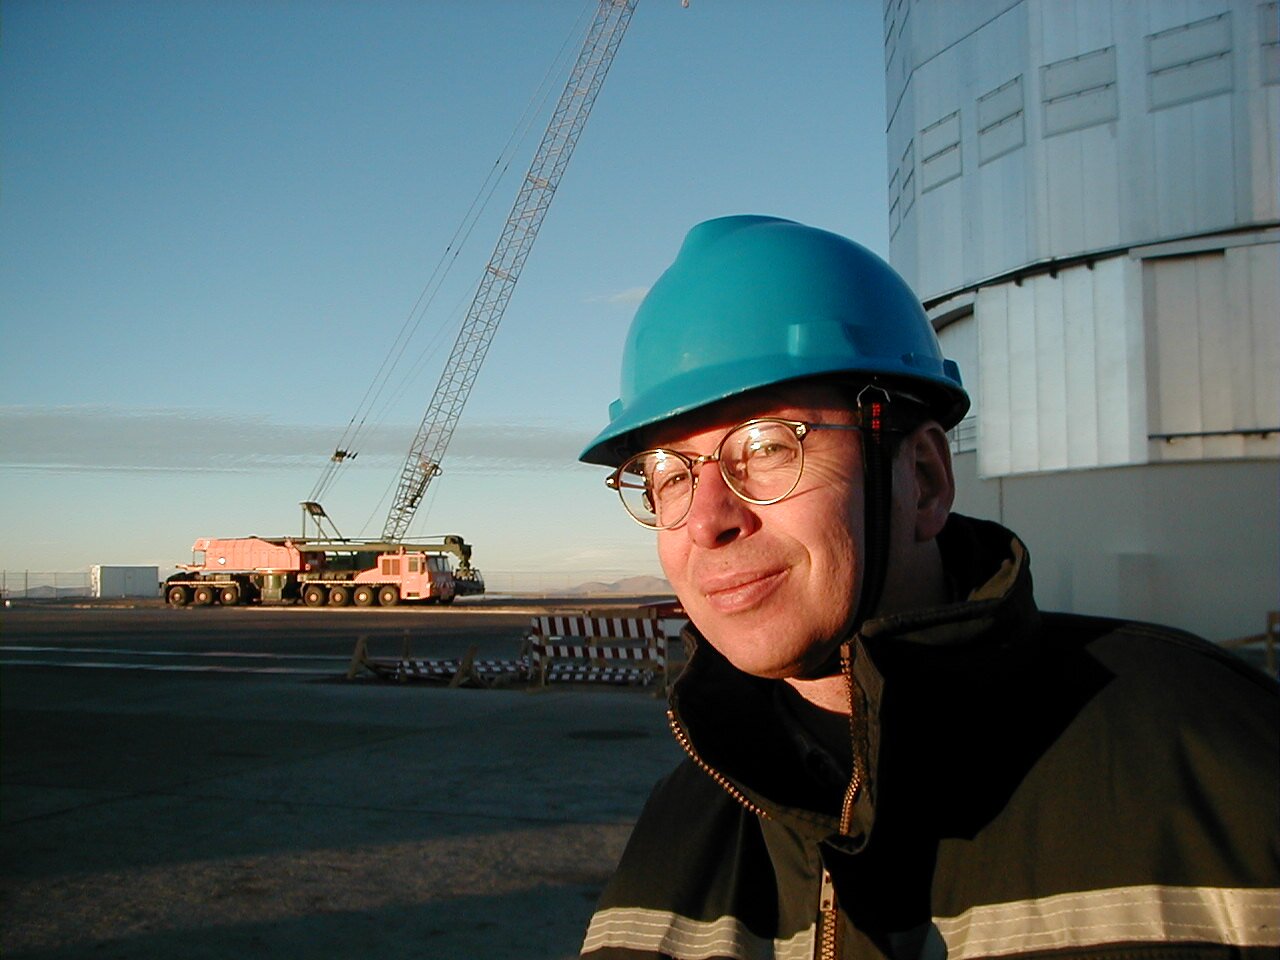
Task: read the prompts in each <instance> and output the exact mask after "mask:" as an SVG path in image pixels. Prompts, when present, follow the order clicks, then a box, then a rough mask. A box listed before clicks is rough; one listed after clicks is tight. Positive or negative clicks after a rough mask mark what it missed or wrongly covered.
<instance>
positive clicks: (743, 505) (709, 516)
mask: <svg viewBox="0 0 1280 960" xmlns="http://www.w3.org/2000/svg"><path fill="white" fill-rule="evenodd" d="M696 470H697V483H696V484H695V485H694V488H693V501H692V502H691V503H690V504H689V515H688V517H686V518H685V528H686V529H687V530H688V533H689V538H690V539H691V540H692V541H693V542H694V543H695V544H696V545H697V546H700V547H703V548H706V549H714V548H715V547H722V546H725V545H726V544H729V543H732V542H733V541H734V540H737V539H738V538H739V537H743V536H746V535H747V534H748V533H750V532H752V531H753V530H754V529H755V528H756V526H758V523H759V521H758V519H757V517H756V515H755V513H754V512H753V510H752V505H751V504H749V503H747V501H745V500H743V499H742V498H741V497H739V496H738V495H737V494H736V493H734V492H733V490H731V489H730V488H729V484H728V483H726V482H725V479H724V475H723V474H722V473H721V472H720V464H719V463H718V462H715V461H711V462H706V461H704V462H702V463H700V464H698V465H697V467H696Z"/></svg>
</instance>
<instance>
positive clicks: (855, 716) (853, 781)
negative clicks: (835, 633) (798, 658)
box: [840, 641, 867, 837]
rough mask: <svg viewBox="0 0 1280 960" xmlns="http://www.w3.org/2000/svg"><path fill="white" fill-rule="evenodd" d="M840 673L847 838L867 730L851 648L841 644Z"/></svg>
mask: <svg viewBox="0 0 1280 960" xmlns="http://www.w3.org/2000/svg"><path fill="white" fill-rule="evenodd" d="M840 673H841V674H842V675H843V676H844V687H845V693H846V695H847V696H848V699H849V750H850V753H851V754H852V759H851V767H852V770H851V771H850V774H849V783H848V785H847V786H846V787H845V788H844V800H843V801H842V802H841V804H840V833H841V835H842V836H846V837H847V836H849V833H850V832H851V831H852V830H853V804H854V801H856V800H857V799H858V794H859V793H860V792H861V790H862V783H863V781H864V780H865V779H866V758H865V757H864V756H863V753H864V751H863V750H862V746H861V740H862V736H863V730H864V729H865V726H866V721H867V718H866V712H867V709H866V698H865V697H862V696H859V689H858V685H857V684H856V683H854V680H853V644H852V643H851V642H848V641H846V642H845V643H842V644H840Z"/></svg>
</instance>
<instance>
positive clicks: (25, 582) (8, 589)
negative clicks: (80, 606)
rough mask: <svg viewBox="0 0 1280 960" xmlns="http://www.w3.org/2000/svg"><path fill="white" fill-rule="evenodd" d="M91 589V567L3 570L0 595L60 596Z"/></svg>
mask: <svg viewBox="0 0 1280 960" xmlns="http://www.w3.org/2000/svg"><path fill="white" fill-rule="evenodd" d="M92 593H93V590H92V587H91V585H90V582H89V571H88V570H70V571H67V570H55V571H46V570H0V597H5V598H7V599H10V600H19V599H20V600H58V599H62V598H64V597H88V596H91V595H92Z"/></svg>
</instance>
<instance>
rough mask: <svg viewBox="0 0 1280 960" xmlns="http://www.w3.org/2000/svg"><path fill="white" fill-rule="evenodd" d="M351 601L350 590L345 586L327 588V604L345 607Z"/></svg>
mask: <svg viewBox="0 0 1280 960" xmlns="http://www.w3.org/2000/svg"><path fill="white" fill-rule="evenodd" d="M350 602H351V591H350V590H349V589H348V588H347V587H330V588H329V606H331V607H345V606H346V605H347V604H348V603H350Z"/></svg>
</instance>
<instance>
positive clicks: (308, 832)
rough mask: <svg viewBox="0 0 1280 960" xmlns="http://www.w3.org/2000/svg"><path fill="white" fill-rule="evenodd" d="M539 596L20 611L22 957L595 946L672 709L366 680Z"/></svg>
mask: <svg viewBox="0 0 1280 960" xmlns="http://www.w3.org/2000/svg"><path fill="white" fill-rule="evenodd" d="M576 603H577V604H578V605H579V606H581V601H576ZM543 606H545V605H543ZM553 606H554V605H553ZM540 609H541V608H540V607H532V608H530V607H525V606H521V605H518V604H515V603H508V604H505V605H503V604H494V605H492V606H488V605H485V606H478V605H458V606H456V607H454V608H451V609H439V608H435V609H431V610H421V609H415V610H407V609H397V610H390V611H382V610H374V611H364V610H298V609H272V610H268V609H241V608H237V609H231V610H223V609H220V608H209V609H202V610H191V609H187V610H169V609H166V608H163V607H150V608H138V609H122V608H109V607H101V606H93V605H82V606H79V607H73V606H71V605H68V604H48V605H31V606H27V607H23V606H15V607H13V608H12V609H6V610H2V611H0V954H3V956H4V957H5V958H6V960H18V958H39V960H53V958H59V960H64V958H80V957H85V958H88V957H92V958H130V960H150V958H162V957H163V958H169V957H175V956H182V957H184V958H206V957H207V958H214V957H217V958H222V957H229V956H236V957H248V958H253V957H273V958H274V957H282V956H283V957H291V958H301V960H310V958H339V957H343V958H345V957H364V956H378V957H381V958H389V960H399V958H408V957H422V958H455V957H456V958H488V957H492V958H562V957H572V956H576V954H577V949H578V945H579V943H580V942H581V936H582V932H583V930H584V928H585V924H586V921H587V919H588V917H589V916H590V913H591V910H592V906H593V903H594V901H595V898H596V897H597V895H598V894H599V891H600V889H601V887H602V885H603V884H604V882H605V881H606V879H607V878H608V876H609V874H610V872H611V871H612V868H613V865H614V864H615V863H616V861H617V858H618V856H619V855H620V853H621V850H622V847H623V844H624V843H625V841H626V837H627V835H628V834H629V832H630V826H631V824H632V823H633V822H634V820H635V817H636V816H637V815H638V813H639V810H640V806H641V804H642V803H643V801H644V798H645V797H646V795H647V794H648V791H649V789H650V787H651V786H652V784H653V782H654V781H655V780H656V779H657V778H658V777H660V776H662V775H663V774H664V773H665V772H666V771H668V770H669V769H670V768H671V767H672V766H673V765H674V764H675V763H676V761H677V760H678V753H679V748H678V747H676V745H675V744H674V742H673V741H672V739H671V737H670V736H669V735H668V733H667V731H666V722H665V718H664V715H663V711H664V703H663V701H662V700H661V699H660V698H659V697H656V696H655V695H654V694H653V693H652V692H650V691H647V690H639V689H612V688H585V687H577V688H563V687H562V688H552V689H549V690H530V689H523V688H509V689H500V690H496V689H488V690H482V689H449V688H446V687H443V686H439V685H431V684H425V683H413V684H394V683H386V682H380V681H375V680H373V679H371V678H367V677H366V676H365V675H362V676H361V678H360V679H358V680H356V681H354V682H352V681H348V680H346V679H345V675H346V672H347V666H348V662H349V659H350V657H351V653H352V651H353V648H354V644H355V640H356V639H357V638H358V637H361V636H363V637H365V638H366V642H367V644H368V646H369V648H370V652H371V653H374V654H375V655H379V654H381V655H387V656H395V655H398V653H399V652H400V649H401V648H402V647H403V646H404V645H405V644H406V643H408V645H409V647H410V649H411V653H412V655H413V656H415V657H446V656H454V657H456V656H462V655H463V654H465V653H466V652H468V651H469V650H472V649H475V650H476V652H477V656H480V657H490V656H492V657H512V656H514V655H515V654H516V652H517V650H518V646H519V643H520V640H521V638H522V636H523V633H524V630H525V628H526V627H527V625H528V622H529V616H530V615H531V613H534V612H540Z"/></svg>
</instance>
